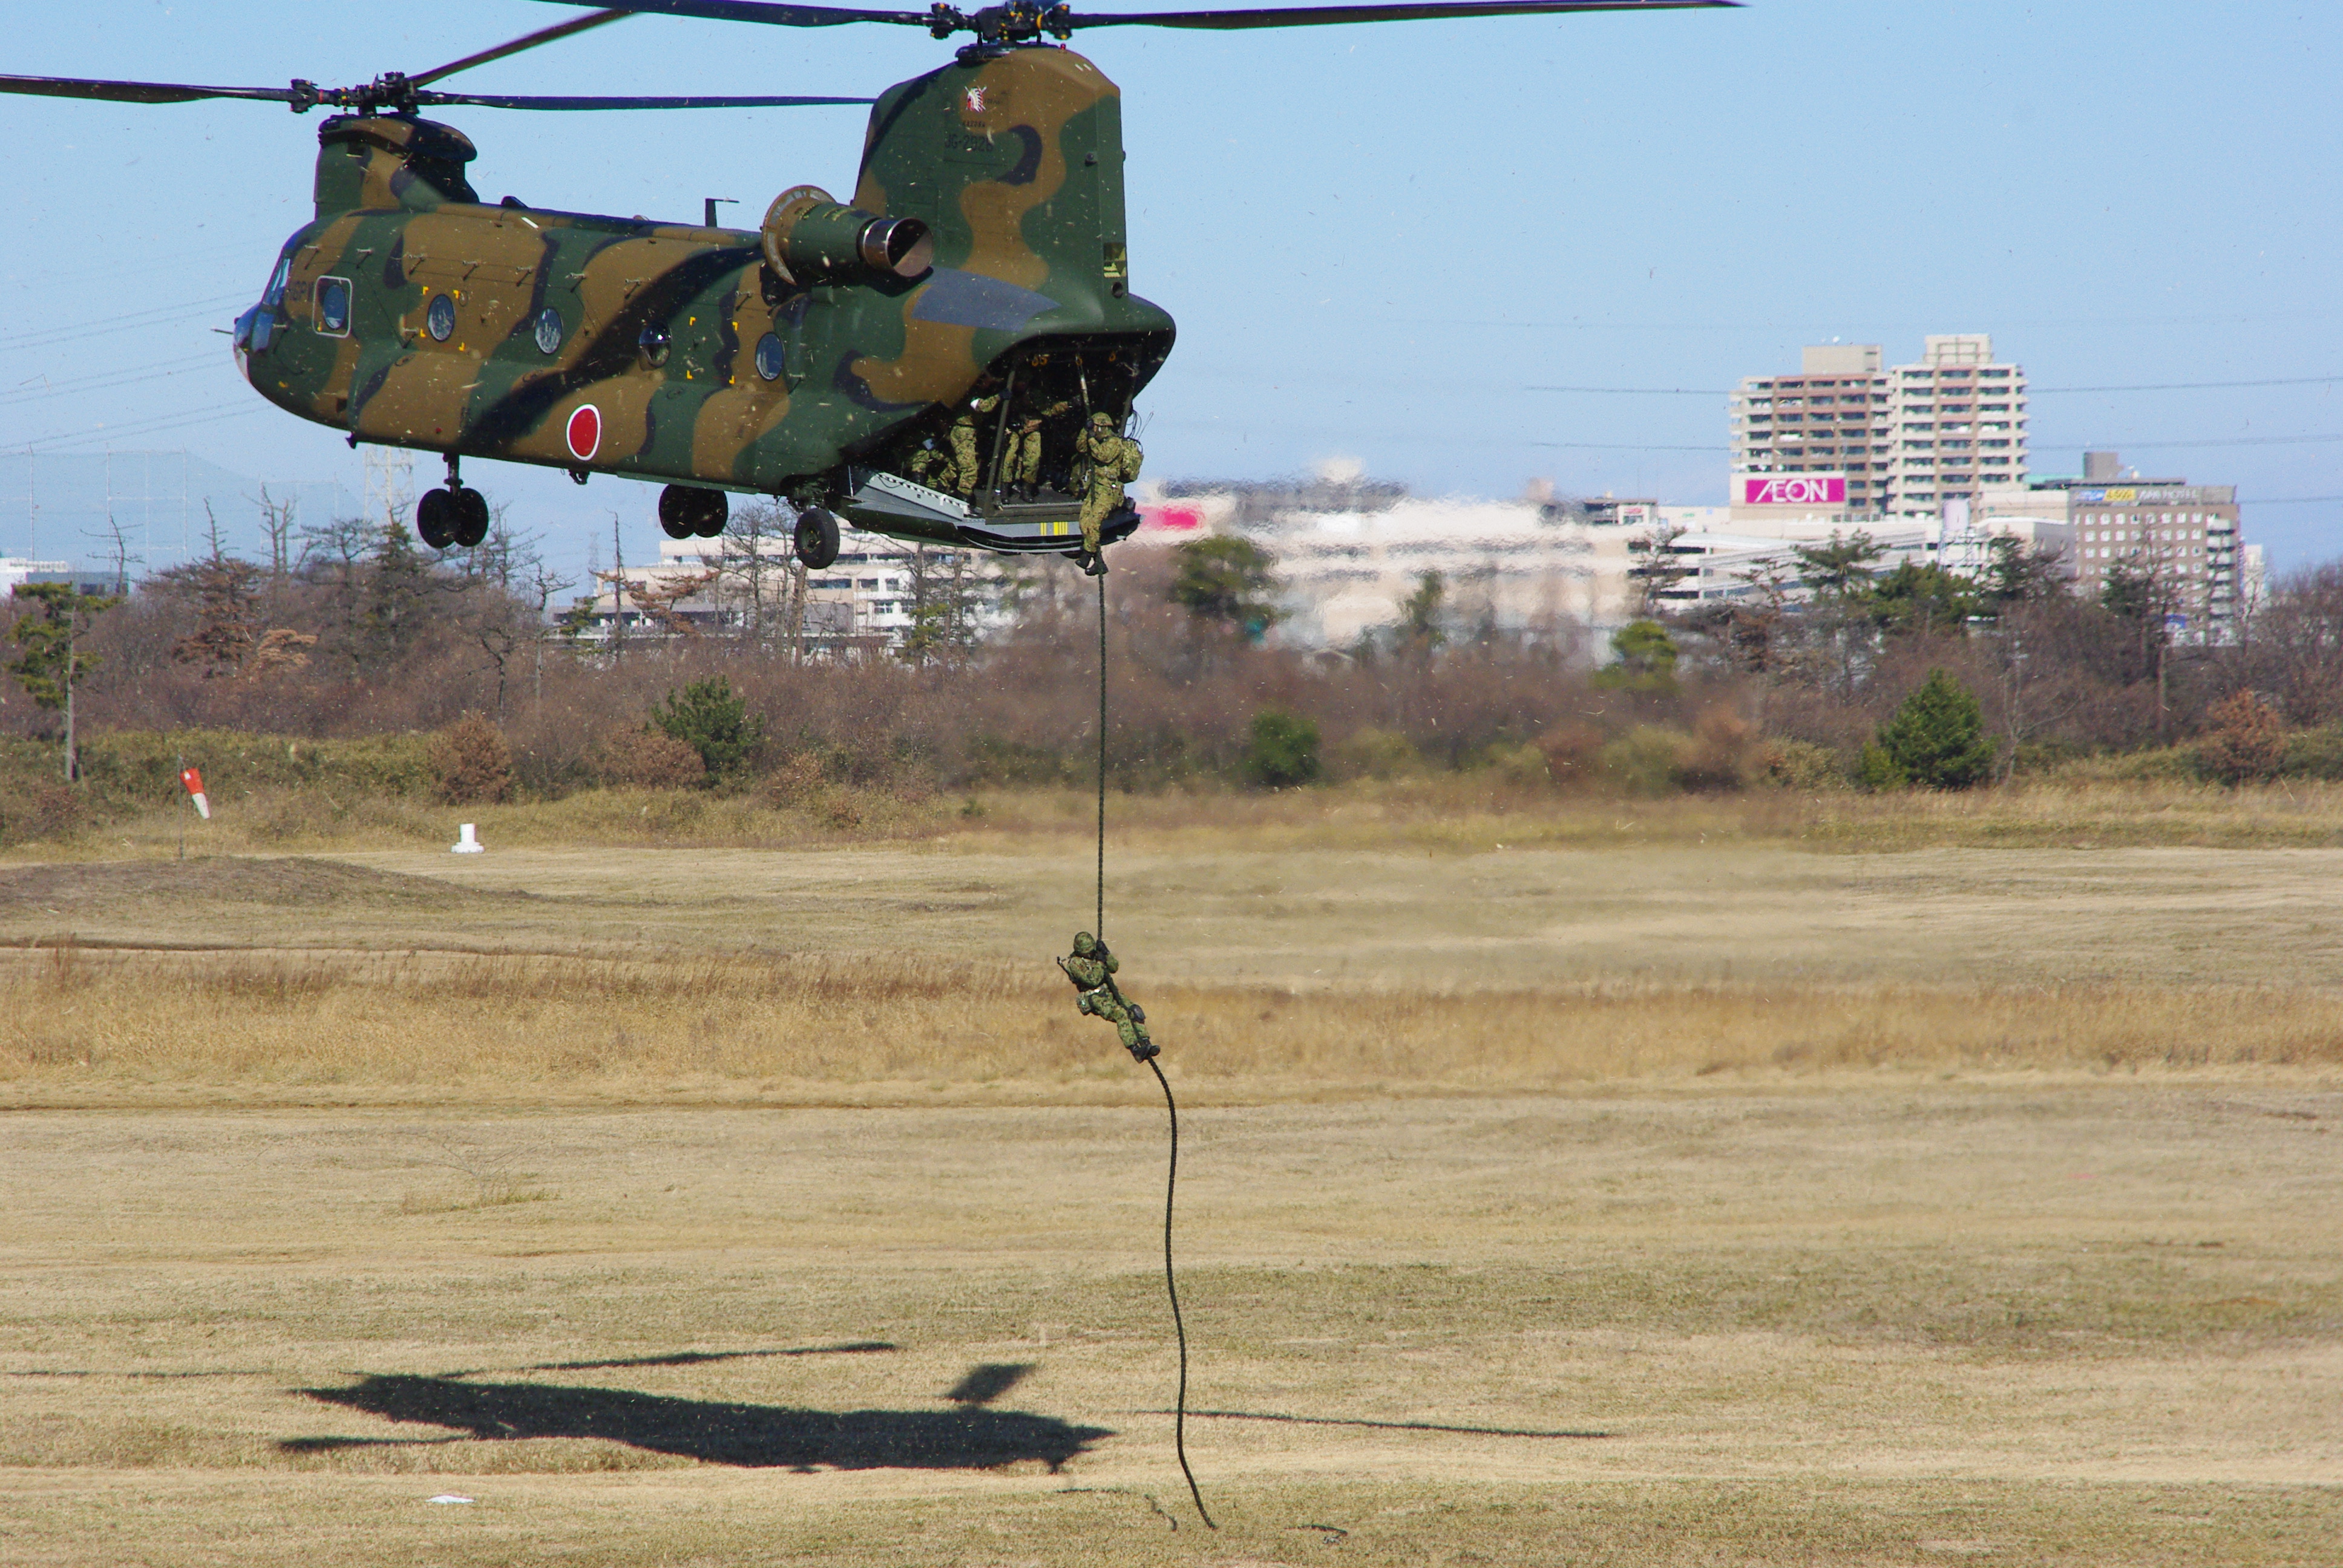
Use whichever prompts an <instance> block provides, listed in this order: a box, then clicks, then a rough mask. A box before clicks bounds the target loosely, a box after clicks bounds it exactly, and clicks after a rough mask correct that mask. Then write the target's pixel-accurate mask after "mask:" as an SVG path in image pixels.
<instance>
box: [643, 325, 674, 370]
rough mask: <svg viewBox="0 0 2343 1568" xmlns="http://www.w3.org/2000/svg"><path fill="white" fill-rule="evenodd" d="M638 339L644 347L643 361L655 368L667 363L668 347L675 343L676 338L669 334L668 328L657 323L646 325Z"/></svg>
mask: <svg viewBox="0 0 2343 1568" xmlns="http://www.w3.org/2000/svg"><path fill="white" fill-rule="evenodd" d="M638 341H639V344H640V345H641V347H642V351H643V363H644V364H646V365H648V366H649V367H651V368H653V369H654V370H656V369H657V368H659V367H660V366H662V365H664V364H666V363H667V355H668V349H669V347H671V346H672V344H673V343H674V339H673V338H671V337H669V336H668V330H667V328H666V327H660V326H657V325H653V326H650V327H644V328H643V335H642V337H641V338H639V340H638Z"/></svg>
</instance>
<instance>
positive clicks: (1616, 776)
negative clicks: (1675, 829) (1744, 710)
mask: <svg viewBox="0 0 2343 1568" xmlns="http://www.w3.org/2000/svg"><path fill="white" fill-rule="evenodd" d="M1695 744H1696V743H1695V742H1694V739H1693V738H1692V737H1691V736H1689V735H1686V734H1685V733H1684V731H1683V730H1681V729H1661V728H1660V727H1659V726H1658V725H1655V724H1638V725H1637V726H1635V728H1634V729H1630V730H1629V731H1627V733H1626V734H1624V735H1622V736H1621V737H1620V738H1619V739H1616V740H1614V741H1613V742H1611V744H1610V745H1608V746H1605V747H1604V749H1603V771H1604V774H1605V775H1606V776H1608V777H1609V779H1610V780H1611V782H1612V783H1614V785H1616V786H1617V787H1618V788H1619V789H1621V790H1623V791H1624V792H1625V793H1627V794H1629V795H1643V796H1649V797H1654V798H1656V797H1658V796H1662V795H1665V794H1668V793H1670V792H1672V791H1673V790H1674V789H1675V788H1676V779H1677V774H1678V771H1679V769H1682V768H1683V767H1684V763H1685V761H1686V760H1687V759H1689V758H1690V757H1691V755H1692V751H1693V748H1694V745H1695Z"/></svg>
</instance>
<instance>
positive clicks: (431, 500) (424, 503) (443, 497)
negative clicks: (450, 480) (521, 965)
mask: <svg viewBox="0 0 2343 1568" xmlns="http://www.w3.org/2000/svg"><path fill="white" fill-rule="evenodd" d="M456 528H457V516H456V498H455V497H453V496H451V495H449V494H448V493H447V491H445V490H426V491H424V492H423V498H422V499H421V500H419V501H417V502H416V503H415V531H416V533H417V534H418V535H420V536H421V537H422V539H423V542H424V543H425V544H427V545H429V546H430V547H431V548H433V549H435V550H444V549H446V548H447V547H448V546H449V545H452V544H454V543H455V542H456Z"/></svg>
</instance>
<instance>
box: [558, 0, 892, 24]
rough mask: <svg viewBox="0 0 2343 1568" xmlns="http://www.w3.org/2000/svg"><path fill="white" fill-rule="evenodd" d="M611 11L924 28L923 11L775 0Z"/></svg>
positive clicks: (662, 2)
mask: <svg viewBox="0 0 2343 1568" xmlns="http://www.w3.org/2000/svg"><path fill="white" fill-rule="evenodd" d="M551 3H552V4H553V5H608V4H609V3H610V0H551ZM611 8H612V9H614V10H619V11H629V12H633V13H634V14H636V15H652V16H697V17H699V18H701V19H703V20H706V21H709V22H762V23H765V24H767V25H770V26H774V27H842V26H844V25H846V24H848V23H849V22H890V23H894V24H896V25H900V26H906V27H925V26H927V25H929V24H930V20H931V18H930V15H929V13H927V12H925V11H859V10H848V9H846V8H845V7H843V6H838V5H780V4H778V3H777V0H618V4H617V5H613V6H612V7H611Z"/></svg>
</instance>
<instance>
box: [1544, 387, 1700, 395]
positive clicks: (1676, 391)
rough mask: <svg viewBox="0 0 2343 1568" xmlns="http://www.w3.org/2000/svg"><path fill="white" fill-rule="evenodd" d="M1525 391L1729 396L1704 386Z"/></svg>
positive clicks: (1553, 388) (1571, 388)
mask: <svg viewBox="0 0 2343 1568" xmlns="http://www.w3.org/2000/svg"><path fill="white" fill-rule="evenodd" d="M1523 391H1525V392H1588V393H1593V394H1594V395H1596V396H1598V397H1731V396H1732V394H1731V393H1730V392H1717V391H1712V390H1711V389H1709V388H1708V387H1523Z"/></svg>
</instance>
